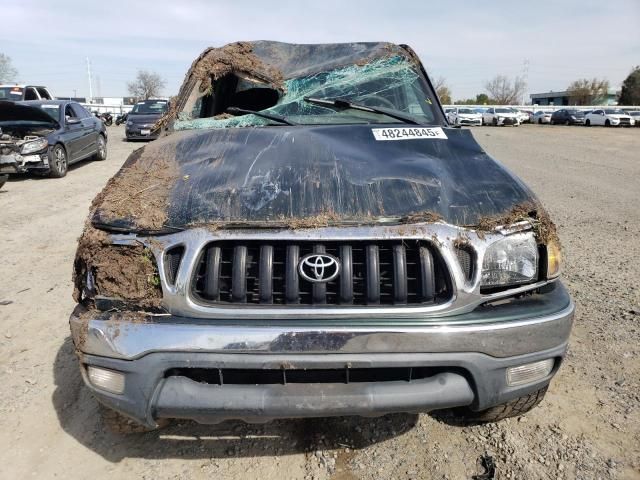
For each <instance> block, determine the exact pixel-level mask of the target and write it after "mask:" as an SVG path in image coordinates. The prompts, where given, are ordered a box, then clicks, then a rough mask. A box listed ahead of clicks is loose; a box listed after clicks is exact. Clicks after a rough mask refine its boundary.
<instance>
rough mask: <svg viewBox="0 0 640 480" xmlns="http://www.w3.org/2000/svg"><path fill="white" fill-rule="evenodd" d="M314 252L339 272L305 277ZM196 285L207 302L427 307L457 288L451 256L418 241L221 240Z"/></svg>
mask: <svg viewBox="0 0 640 480" xmlns="http://www.w3.org/2000/svg"><path fill="white" fill-rule="evenodd" d="M310 253H327V254H330V255H333V256H334V257H337V258H339V259H340V263H341V267H342V268H341V273H340V275H339V276H338V277H336V278H335V279H334V280H331V281H329V282H325V283H312V282H309V281H306V280H305V279H303V278H302V277H301V276H300V275H299V274H298V263H299V261H300V258H302V257H303V256H304V255H307V254H310ZM191 285H192V287H191V288H192V294H193V296H194V297H195V298H196V299H197V300H198V301H199V302H201V303H204V304H252V305H256V304H258V305H299V306H300V305H301V306H305V305H309V306H311V305H328V306H331V305H341V306H348V305H425V304H427V305H428V304H437V303H441V302H445V301H447V300H449V299H450V298H451V292H452V288H451V281H450V277H449V274H448V271H447V269H446V267H445V264H444V261H443V260H442V258H441V257H440V255H439V254H438V252H437V251H436V250H435V249H433V248H432V247H431V245H430V244H429V243H428V242H425V241H419V240H383V241H373V242H368V241H350V242H335V241H334V242H322V243H318V242H306V241H274V242H263V241H246V242H241V241H216V242H211V243H209V244H207V245H206V246H205V247H204V248H203V249H202V252H201V254H200V256H199V259H198V261H197V263H196V268H195V271H194V277H193V281H192V282H191Z"/></svg>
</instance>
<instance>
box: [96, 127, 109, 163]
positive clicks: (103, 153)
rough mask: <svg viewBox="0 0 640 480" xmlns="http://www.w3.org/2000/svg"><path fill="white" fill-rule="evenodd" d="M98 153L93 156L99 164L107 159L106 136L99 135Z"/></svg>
mask: <svg viewBox="0 0 640 480" xmlns="http://www.w3.org/2000/svg"><path fill="white" fill-rule="evenodd" d="M96 144H97V145H96V146H97V147H98V148H97V150H98V151H97V152H96V154H95V155H94V156H93V159H94V160H98V161H99V162H101V161H103V160H106V159H107V140H106V139H105V138H104V135H102V134H101V135H98V141H97V142H96Z"/></svg>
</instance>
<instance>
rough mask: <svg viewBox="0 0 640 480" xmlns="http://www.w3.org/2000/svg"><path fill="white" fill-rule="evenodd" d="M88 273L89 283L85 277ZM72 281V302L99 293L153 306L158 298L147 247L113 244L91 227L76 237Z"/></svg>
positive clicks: (159, 291)
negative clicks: (76, 246) (90, 280)
mask: <svg viewBox="0 0 640 480" xmlns="http://www.w3.org/2000/svg"><path fill="white" fill-rule="evenodd" d="M88 274H90V275H89V276H90V277H91V278H92V282H91V284H90V282H88V281H87V280H86V279H87V276H88ZM73 283H74V294H73V297H74V300H75V301H76V302H80V301H82V300H86V298H83V297H89V298H91V297H92V296H95V295H101V296H105V297H114V298H120V299H123V300H126V301H128V302H131V303H134V304H136V305H139V306H141V307H146V308H156V307H158V306H159V305H160V300H161V298H162V289H161V287H160V277H159V276H158V268H157V266H156V263H155V259H154V256H153V254H152V253H151V250H149V249H148V248H146V247H145V246H144V245H142V244H137V245H114V244H112V243H111V242H110V240H109V234H108V233H106V232H104V231H102V230H97V229H95V228H93V227H92V226H87V227H86V228H85V231H84V233H83V234H82V236H81V237H80V239H79V242H78V250H77V252H76V260H75V268H74V274H73Z"/></svg>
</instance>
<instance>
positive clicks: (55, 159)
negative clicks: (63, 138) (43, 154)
mask: <svg viewBox="0 0 640 480" xmlns="http://www.w3.org/2000/svg"><path fill="white" fill-rule="evenodd" d="M68 169H69V161H68V159H67V151H66V150H65V149H64V147H63V146H62V145H60V144H58V145H54V146H53V148H52V149H51V150H50V151H49V176H50V177H53V178H62V177H64V176H65V175H66V174H67V170H68Z"/></svg>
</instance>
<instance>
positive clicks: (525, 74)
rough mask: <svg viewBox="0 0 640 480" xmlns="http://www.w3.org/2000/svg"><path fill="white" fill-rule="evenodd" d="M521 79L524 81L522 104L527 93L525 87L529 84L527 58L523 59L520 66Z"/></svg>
mask: <svg viewBox="0 0 640 480" xmlns="http://www.w3.org/2000/svg"><path fill="white" fill-rule="evenodd" d="M522 81H523V82H524V88H523V89H522V103H521V105H524V102H525V96H526V94H527V87H528V85H529V59H528V58H525V59H524V65H523V66H522Z"/></svg>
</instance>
